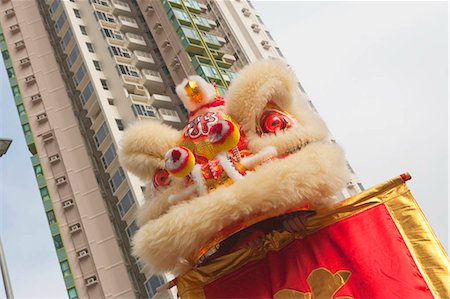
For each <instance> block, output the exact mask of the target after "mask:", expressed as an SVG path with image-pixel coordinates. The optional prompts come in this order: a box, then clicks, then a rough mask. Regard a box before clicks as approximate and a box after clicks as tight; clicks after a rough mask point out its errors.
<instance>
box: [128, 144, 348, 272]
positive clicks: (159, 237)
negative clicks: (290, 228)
mask: <svg viewBox="0 0 450 299" xmlns="http://www.w3.org/2000/svg"><path fill="white" fill-rule="evenodd" d="M346 180H347V169H346V164H345V159H344V157H343V155H342V151H341V150H340V149H339V147H338V146H337V145H335V144H331V143H316V144H310V145H307V146H306V147H305V148H304V149H303V150H302V151H300V152H298V153H296V154H294V155H290V156H288V157H287V158H285V159H280V160H275V161H273V162H272V163H269V164H265V165H262V166H260V167H259V168H258V170H257V171H255V172H253V173H250V174H248V175H247V176H245V177H244V178H243V179H242V180H239V181H238V182H235V183H234V184H233V185H231V186H229V187H221V188H218V189H217V190H216V191H215V192H212V193H209V194H207V195H205V196H201V197H197V198H194V199H192V200H190V201H186V202H182V203H179V204H178V205H175V206H172V207H171V208H170V209H169V210H168V211H167V213H166V214H163V215H162V216H161V217H159V218H157V219H153V220H150V221H148V222H147V223H146V224H145V225H143V226H142V227H141V228H140V230H139V231H138V232H137V233H136V235H135V237H134V240H133V243H134V253H135V254H136V255H137V256H140V257H142V258H143V260H144V261H146V262H147V263H148V264H149V266H150V267H151V268H152V270H153V271H156V272H164V271H171V270H174V269H175V268H176V267H180V265H178V261H179V260H180V258H181V259H187V258H189V257H190V256H191V255H192V254H193V253H195V252H196V251H197V250H199V248H200V247H201V246H202V245H204V244H205V242H207V241H208V240H209V239H210V238H211V237H212V236H213V235H214V234H216V233H217V232H219V231H220V230H221V229H223V228H224V227H226V226H227V225H230V224H231V223H233V222H234V221H236V220H238V219H242V218H245V217H248V216H249V215H251V214H253V213H257V212H266V211H274V210H275V211H279V212H282V211H285V210H288V209H290V208H293V207H295V206H297V205H299V204H300V203H301V202H304V201H309V202H312V203H314V202H316V201H323V199H324V198H329V197H330V196H332V195H333V194H334V193H336V192H338V191H339V190H340V189H341V188H342V186H343V185H344V184H345V182H346ZM252 186H253V188H252Z"/></svg>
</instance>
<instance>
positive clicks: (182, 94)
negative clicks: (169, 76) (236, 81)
mask: <svg viewBox="0 0 450 299" xmlns="http://www.w3.org/2000/svg"><path fill="white" fill-rule="evenodd" d="M188 81H196V82H197V83H198V85H199V88H200V90H201V91H202V93H203V97H204V99H203V102H201V103H194V102H192V101H191V100H189V97H188V96H187V94H186V91H185V90H184V87H185V86H186V84H187V82H188ZM175 90H176V92H177V95H178V97H179V98H180V99H181V101H182V102H183V104H184V106H185V107H186V109H188V110H189V111H193V110H195V109H197V108H198V107H200V106H202V105H205V104H207V103H209V102H212V101H213V100H214V98H215V97H216V90H215V89H214V86H213V85H212V84H210V83H208V82H206V81H205V79H203V78H202V77H200V76H189V77H188V78H187V79H184V80H183V82H181V83H180V84H178V85H177V87H176V89H175Z"/></svg>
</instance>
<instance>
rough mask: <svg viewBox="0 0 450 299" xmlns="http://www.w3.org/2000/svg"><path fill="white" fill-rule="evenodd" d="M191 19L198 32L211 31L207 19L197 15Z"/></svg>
mask: <svg viewBox="0 0 450 299" xmlns="http://www.w3.org/2000/svg"><path fill="white" fill-rule="evenodd" d="M192 19H193V20H194V23H195V25H197V27H198V28H199V29H200V30H206V31H209V30H210V29H211V25H210V22H209V20H208V19H205V18H203V17H200V16H198V15H192Z"/></svg>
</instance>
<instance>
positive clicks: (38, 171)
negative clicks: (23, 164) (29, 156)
mask: <svg viewBox="0 0 450 299" xmlns="http://www.w3.org/2000/svg"><path fill="white" fill-rule="evenodd" d="M33 168H34V174H35V175H36V176H41V175H42V167H41V165H39V164H38V165H36V166H34V167H33Z"/></svg>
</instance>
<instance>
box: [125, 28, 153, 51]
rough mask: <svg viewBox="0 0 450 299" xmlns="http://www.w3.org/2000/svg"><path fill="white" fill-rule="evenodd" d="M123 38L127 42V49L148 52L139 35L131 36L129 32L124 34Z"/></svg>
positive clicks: (143, 40)
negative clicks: (124, 37)
mask: <svg viewBox="0 0 450 299" xmlns="http://www.w3.org/2000/svg"><path fill="white" fill-rule="evenodd" d="M125 36H126V38H127V40H128V49H130V50H132V51H134V50H142V51H146V50H148V47H147V44H146V43H145V39H144V38H143V37H142V36H141V35H137V34H133V33H130V32H127V33H125Z"/></svg>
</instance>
